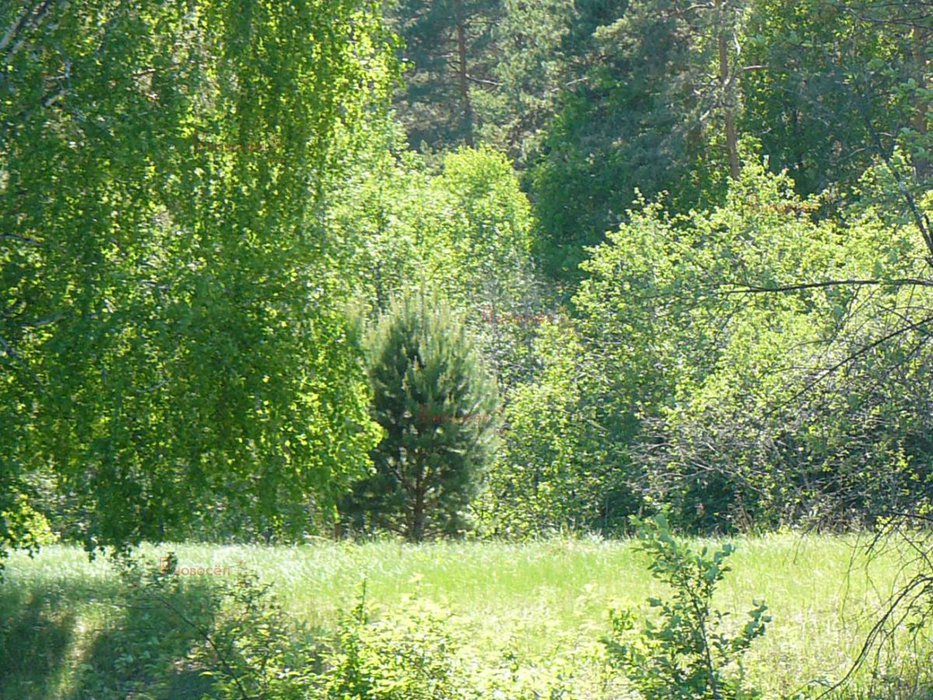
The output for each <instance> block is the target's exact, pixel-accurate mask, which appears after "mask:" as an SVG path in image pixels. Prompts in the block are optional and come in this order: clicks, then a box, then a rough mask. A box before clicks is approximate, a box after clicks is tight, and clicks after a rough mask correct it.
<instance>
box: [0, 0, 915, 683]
mask: <svg viewBox="0 0 933 700" xmlns="http://www.w3.org/2000/svg"><path fill="white" fill-rule="evenodd" d="M931 34H933V9H931V6H930V3H928V2H925V1H924V0H902V1H900V2H890V1H889V0H801V1H800V2H792V3H785V2H776V1H775V0H707V1H701V2H694V1H693V0H576V1H575V2H570V1H569V0H393V1H391V2H387V3H385V4H380V3H377V2H374V1H372V0H296V1H295V2H275V1H274V0H241V1H239V2H230V1H224V0H188V1H185V2H181V1H178V2H172V1H165V2H155V1H152V2H145V1H142V2H125V1H123V0H82V1H81V2H65V1H63V0H14V1H13V2H7V3H3V4H2V5H0V556H4V557H6V556H8V555H9V553H10V552H11V551H14V550H27V551H37V550H38V549H39V548H40V547H42V546H44V545H46V544H50V543H53V542H63V543H80V544H81V545H83V546H84V547H85V548H86V549H88V550H89V551H91V552H94V551H96V550H105V551H111V552H112V551H116V552H125V551H129V550H130V549H132V548H133V547H135V546H136V545H139V544H140V543H143V542H150V543H159V542H179V541H184V540H194V541H202V542H205V541H206V542H214V543H232V542H236V543H249V542H263V543H295V542H302V541H306V540H308V539H309V538H312V537H327V538H337V539H349V540H356V541H359V540H368V539H371V538H382V537H387V536H398V537H401V538H404V539H406V540H408V541H412V542H420V541H422V540H433V539H439V538H475V539H480V540H487V539H488V540H492V539H496V540H501V539H506V540H510V541H523V540H526V539H535V538H541V537H547V536H553V535H567V534H573V535H578V536H589V535H592V536H600V537H616V536H625V535H630V534H632V533H633V532H634V531H635V530H637V529H638V528H639V527H640V528H641V532H642V533H645V532H646V531H647V530H646V529H645V528H646V527H647V526H646V525H645V524H644V521H633V520H632V518H633V517H635V518H646V517H652V516H656V515H658V514H664V515H663V516H662V518H661V520H660V521H653V522H662V523H664V525H663V526H662V527H661V532H662V535H661V536H660V537H661V539H660V540H651V539H650V538H651V537H658V535H657V533H654V535H649V536H648V537H649V541H660V542H662V544H658V545H657V549H655V550H652V549H650V547H649V548H648V551H649V553H651V552H654V555H656V557H657V561H660V562H661V563H660V564H658V563H657V562H656V566H657V567H660V569H657V570H656V573H657V575H658V576H659V577H662V580H663V576H664V575H665V574H664V572H665V571H667V569H664V566H669V567H671V570H675V569H676V568H677V567H678V566H685V564H684V562H685V561H686V559H683V557H682V556H681V555H682V553H678V550H676V549H674V550H670V551H668V550H665V549H664V546H665V545H664V544H663V542H665V541H666V540H664V537H666V536H668V535H667V534H664V533H668V532H669V531H668V530H667V529H666V528H667V523H669V525H670V528H671V530H672V531H674V532H679V533H681V534H685V535H699V536H720V535H738V534H750V533H765V532H772V531H777V530H786V529H799V530H811V529H812V530H817V531H821V532H826V531H832V532H853V531H865V530H868V531H872V532H878V531H884V532H890V531H892V530H894V531H898V532H901V533H904V532H910V533H914V532H916V528H924V527H928V525H929V522H930V518H931V513H933V393H931V391H930V388H931V386H933V342H931V333H933V225H931V212H933V192H931V188H930V182H931V176H933V136H931V135H930V133H929V128H930V122H931V118H933V114H931V109H930V103H931V99H933V86H931V82H930V66H931V59H933V42H931ZM637 522H641V523H642V524H641V525H640V526H639V525H637ZM912 541H914V542H915V543H917V546H918V547H921V548H922V551H924V552H925V553H926V554H925V556H926V557H927V558H926V562H927V564H929V551H930V549H929V547H930V541H929V539H924V538H920V540H919V541H918V540H917V539H916V538H915V539H913V540H912ZM665 556H666V557H668V559H664V557H665ZM725 556H728V552H726V554H725V555H723V558H724V557H725ZM678 557H681V558H680V559H678ZM665 561H666V562H667V564H664V562H665ZM691 566H692V565H691ZM709 566H710V567H712V568H710V569H708V570H703V571H707V573H703V571H699V574H698V575H701V576H709V577H712V578H710V581H713V580H714V579H715V576H716V575H717V574H716V573H715V572H716V571H718V569H717V568H716V567H718V566H719V560H718V559H717V560H716V562H715V563H710V564H709ZM701 568H702V567H701ZM710 571H712V572H714V573H709V572H710ZM695 573H696V572H695ZM718 575H719V577H720V578H721V576H722V573H721V572H720V573H719V574H718ZM924 575H925V576H926V577H927V578H926V579H925V581H926V583H925V585H927V586H929V581H930V580H931V579H930V577H931V576H933V570H931V569H929V567H928V568H927V570H926V574H924ZM675 578H676V577H675ZM715 580H716V581H718V579H715ZM712 585H713V583H710V586H712ZM924 590H927V589H924ZM711 595H712V592H711V590H710V591H709V597H711ZM924 600H926V601H927V602H926V603H925V604H926V605H927V606H928V605H929V600H930V598H929V595H927V597H926V598H925V599H924ZM707 602H708V601H707ZM620 624H621V623H620ZM756 630H757V628H756ZM756 630H752V631H751V632H749V634H750V635H751V636H750V637H749V639H748V640H747V643H746V642H741V643H740V642H738V641H736V642H735V645H737V646H736V648H738V646H741V645H742V644H746V646H747V645H748V644H750V642H751V639H753V638H754V636H757V635H758V634H759V633H760V632H759V631H756ZM753 633H754V634H753ZM655 641H657V640H655ZM730 643H731V642H730ZM620 648H623V649H628V651H627V652H626V651H623V652H619V654H618V658H619V659H621V661H620V663H622V664H623V665H624V664H625V663H630V664H634V665H635V666H638V663H637V659H635V661H633V660H632V659H633V658H634V657H632V656H631V654H632V653H634V652H632V651H631V648H629V647H620ZM730 648H731V647H730ZM625 654H629V656H626V655H625ZM626 659H627V660H628V661H626ZM710 677H711V678H712V676H710ZM334 692H335V693H337V691H334ZM341 692H342V691H341ZM346 692H347V693H350V691H346ZM697 692H699V691H697ZM712 692H714V694H713V695H709V696H708V697H711V698H721V697H727V695H723V694H721V693H719V692H718V691H716V690H715V684H714V686H713V691H712ZM338 696H339V697H347V698H349V697H357V696H354V695H352V693H351V694H346V695H343V696H340V695H339V694H337V695H334V696H333V697H338ZM649 696H650V693H649ZM244 697H245V696H244ZM269 697H272V696H269ZM276 697H278V696H276ZM282 697H285V696H282ZM328 697H330V696H328ZM359 697H363V696H362V695H361V696H359ZM380 697H381V696H380ZM386 697H388V696H386ZM393 697H394V696H393ZM399 697H408V696H399ZM411 697H416V696H415V695H413V696H411ZM417 697H422V696H417ZM423 697H447V696H446V695H430V694H429V695H425V696H423ZM555 697H556V696H555ZM658 697H661V696H658ZM665 697H667V696H665ZM670 697H674V696H670ZM677 697H681V696H677ZM683 697H707V696H706V695H693V696H690V695H687V696H683Z"/></svg>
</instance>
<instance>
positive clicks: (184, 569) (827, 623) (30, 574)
mask: <svg viewBox="0 0 933 700" xmlns="http://www.w3.org/2000/svg"><path fill="white" fill-rule="evenodd" d="M862 544H864V543H863V542H860V540H859V539H858V538H856V537H830V536H819V537H817V536H808V535H801V534H792V533H786V534H776V535H767V536H761V537H742V538H737V539H734V540H728V541H725V540H697V541H692V542H690V543H689V545H690V548H691V551H693V552H694V553H698V552H699V548H700V547H702V546H707V547H709V548H710V549H711V550H716V549H718V548H720V547H723V546H727V545H730V546H731V545H734V546H735V552H734V554H733V555H732V556H730V557H729V562H730V564H731V566H732V571H730V572H729V573H728V574H727V575H725V577H724V578H723V580H722V581H721V583H720V584H719V585H718V588H717V590H716V593H715V595H714V597H713V600H712V607H711V609H712V610H719V611H721V612H724V613H730V614H729V615H727V616H726V617H725V618H723V621H722V622H723V625H724V630H725V631H726V632H727V633H729V634H734V633H736V632H739V633H740V634H741V630H742V628H743V627H744V626H745V624H746V622H747V620H748V618H745V612H746V611H747V610H748V609H749V608H750V607H751V604H752V602H753V601H755V600H764V601H766V603H767V606H768V614H769V615H770V616H771V617H772V621H771V622H770V623H769V624H768V626H767V631H766V633H765V634H764V635H763V636H761V638H759V639H756V640H755V641H754V643H752V644H751V646H750V648H749V650H748V654H747V657H746V659H745V661H746V663H745V668H746V674H745V679H744V681H745V684H746V686H747V687H748V688H756V689H758V690H759V691H760V692H761V693H762V694H763V695H764V696H765V697H768V698H778V697H793V696H795V695H796V694H798V693H801V694H802V695H801V697H816V696H817V695H819V693H820V692H822V691H825V690H826V689H827V688H828V687H829V686H830V685H831V684H832V683H833V682H835V681H836V680H838V679H839V678H840V677H841V676H842V675H843V674H844V673H845V671H846V670H847V669H848V667H849V666H850V664H851V663H852V662H853V661H854V660H855V658H856V657H857V654H858V652H859V650H860V646H861V641H862V639H863V637H864V635H865V634H866V633H867V632H868V630H869V629H870V627H871V625H872V624H873V623H874V622H875V620H876V618H877V612H878V611H879V610H880V609H882V608H883V606H884V605H885V603H886V602H887V601H888V600H889V598H890V596H891V595H892V593H893V592H894V591H895V590H896V588H897V586H898V584H899V583H900V582H902V581H903V579H904V577H905V576H907V575H908V572H904V571H902V570H901V567H900V565H899V561H900V557H899V555H898V553H897V552H893V551H892V552H888V553H886V554H882V555H879V556H878V557H875V558H870V557H866V556H865V555H864V553H863V552H864V549H863V548H862V546H861V545H862ZM682 546H685V545H683V543H682ZM169 550H172V551H174V552H175V556H176V557H177V561H176V562H175V568H174V573H166V574H160V573H159V571H160V568H159V564H158V559H159V558H161V557H164V556H166V553H167V552H168V551H169ZM682 551H684V552H686V551H687V550H682ZM143 559H144V561H145V562H146V563H145V564H141V565H140V566H139V567H137V568H135V569H131V572H135V573H131V575H130V576H128V577H127V576H126V575H123V576H121V575H120V574H119V573H118V572H117V570H116V569H115V568H114V567H113V566H112V565H111V564H110V563H109V562H107V561H104V560H97V561H95V562H91V563H89V562H88V561H87V558H86V556H85V555H84V553H83V552H81V551H80V550H78V549H76V548H73V547H68V546H60V545H56V546H52V547H50V548H48V549H46V550H45V551H43V553H42V554H40V555H39V556H38V557H36V558H34V559H30V558H28V557H26V556H25V555H21V554H14V555H13V556H12V558H11V560H10V562H9V568H8V572H7V573H8V580H7V582H6V584H5V588H4V590H3V596H2V600H0V605H2V619H3V620H4V623H3V627H2V632H0V634H2V640H0V654H2V658H0V669H3V671H2V674H3V675H2V678H0V697H11V698H13V697H15V698H23V699H26V698H37V699H38V698H43V699H45V698H88V697H95V698H124V697H128V696H130V695H131V693H132V692H137V693H143V692H145V693H149V697H154V698H173V699H174V698H200V697H201V693H205V692H208V690H209V689H210V688H212V687H213V688H214V691H212V692H216V693H217V694H216V695H213V696H210V697H235V698H238V697H241V695H238V694H237V693H238V692H240V691H239V690H238V689H237V688H236V687H235V686H230V687H229V688H228V690H227V691H226V694H221V693H220V692H219V691H218V690H217V686H216V685H213V684H215V683H216V682H217V680H218V678H221V679H223V678H225V679H226V680H227V682H229V680H230V678H231V675H230V668H235V669H239V671H238V672H239V673H240V674H241V675H243V676H245V677H249V678H252V681H251V682H253V683H254V684H256V685H255V687H254V688H253V690H250V691H249V692H255V691H256V688H260V687H263V686H262V684H263V683H265V684H266V686H267V687H277V688H278V689H279V691H282V692H283V693H284V690H283V688H286V687H289V683H291V681H289V679H291V680H292V681H295V680H298V679H302V678H303V679H305V680H306V681H307V682H308V683H310V682H311V681H312V680H313V681H314V683H313V684H310V685H305V686H303V687H304V688H305V690H304V691H302V692H311V690H309V689H311V688H314V689H316V690H315V692H324V691H323V690H321V688H329V689H331V691H333V692H335V693H336V689H337V688H343V689H344V690H346V689H347V688H350V687H351V685H352V684H353V683H356V684H357V685H356V686H353V687H357V688H359V687H361V686H359V684H360V683H362V682H363V680H361V679H363V678H368V679H370V681H372V679H375V678H378V679H381V680H380V681H379V682H380V683H381V684H382V685H380V688H383V690H384V691H385V693H388V690H386V689H387V688H390V687H391V688H396V689H406V690H405V692H408V693H409V694H407V695H406V694H404V693H403V692H402V690H397V692H398V694H396V695H391V694H383V695H379V694H372V695H366V694H363V695H357V696H354V695H352V694H350V695H346V696H342V695H339V694H337V695H334V696H333V697H360V698H365V697H374V698H406V699H407V698H438V700H440V699H442V698H448V697H450V698H459V697H500V698H529V699H530V698H537V697H554V698H568V699H569V698H579V699H581V700H592V699H593V698H620V697H625V696H626V695H625V694H626V693H627V692H629V690H630V687H629V686H628V684H627V681H626V680H625V678H626V674H625V673H622V672H620V671H619V670H616V669H613V668H612V666H611V665H610V664H608V663H607V662H608V661H609V655H608V654H607V647H606V646H605V644H604V643H603V641H602V640H603V639H605V638H606V637H607V636H609V635H611V634H612V627H611V623H610V610H620V609H626V610H629V611H631V612H632V614H633V615H635V616H637V619H638V620H639V625H640V624H641V622H640V621H641V620H643V619H646V616H650V615H651V610H652V608H651V606H650V605H649V604H648V602H647V601H648V599H649V598H660V599H662V600H665V601H672V600H673V601H676V597H672V593H674V591H671V590H670V589H669V588H668V587H667V586H663V585H660V584H659V583H657V582H655V581H654V580H653V579H652V578H651V576H650V575H649V572H648V567H649V565H650V564H651V561H652V558H651V556H649V554H648V553H646V552H644V551H641V549H640V547H639V546H637V542H635V541H622V542H605V541H600V540H592V539H589V540H588V539H553V540H547V541H540V542H529V543H525V544H508V543H496V542H485V543H467V542H461V543H454V542H438V543H428V544H421V545H410V544H405V543H402V542H395V541H393V542H374V543H369V544H350V543H344V544H335V543H326V542H321V543H314V544H309V545H301V546H277V547H266V546H245V545H244V546H213V545H195V544H180V545H172V546H170V547H160V548H151V547H146V548H144V550H143ZM225 569H226V570H225ZM201 570H203V571H204V573H198V572H199V571H201ZM216 571H220V572H221V573H219V574H217V573H215V572H216ZM250 572H253V573H255V574H256V577H257V578H256V579H255V580H254V579H252V578H251V573H250ZM147 582H148V583H147ZM267 584H271V585H272V589H271V590H270V591H265V588H264V587H265V586H266V585H267ZM272 601H277V602H275V604H274V605H273V604H272ZM179 611H183V612H181V613H180V612H179ZM182 615H183V616H184V617H182ZM662 619H663V615H662ZM283 629H285V630H287V637H288V641H287V643H283V641H282V640H283V639H284V637H283V636H282V630H283ZM926 634H927V635H928V634H929V632H928V631H927V633H926ZM206 635H210V636H211V638H212V639H213V640H214V643H215V644H216V645H217V647H218V648H220V649H222V650H223V649H227V650H228V651H226V652H220V653H218V651H217V649H212V648H211V645H209V644H207V643H206ZM243 639H246V640H247V641H248V643H246V644H244V643H243V642H242V640H243ZM899 639H900V641H901V642H902V643H901V644H899V645H898V646H897V648H896V649H894V648H889V647H885V648H883V649H882V655H881V658H880V663H879V664H878V665H873V666H872V667H871V668H868V667H866V668H865V669H863V670H862V671H861V672H859V673H858V674H857V675H856V679H855V681H854V685H852V686H850V688H849V690H847V691H845V692H846V693H847V694H844V693H842V692H838V693H835V694H834V695H832V697H834V698H843V697H845V698H848V697H876V698H911V699H913V698H917V699H918V700H919V698H923V697H928V693H929V690H930V687H931V686H930V683H931V681H933V679H931V678H930V677H929V675H928V674H929V668H930V662H931V656H930V653H931V649H933V645H930V643H929V636H923V634H922V633H921V634H920V636H918V637H916V638H913V637H909V635H907V634H905V633H902V634H901V636H900V638H899ZM235 640H240V641H235ZM230 649H235V650H236V653H235V654H231V653H230V652H229V650H230ZM221 655H222V656H224V658H225V661H224V663H226V664H227V665H228V666H229V668H224V664H223V663H221V662H220V661H219V656H221ZM263 655H265V656H263ZM415 658H417V659H418V661H417V663H415V662H414V661H413V659H415ZM244 668H247V669H252V670H251V671H248V672H245V671H244V670H243V669H244ZM276 669H277V671H275V672H273V671H274V670H276ZM286 669H287V673H286ZM326 669H339V670H340V671H339V673H338V674H337V675H334V674H333V673H331V674H328V673H324V672H325V671H326ZM208 670H210V671H212V672H213V673H214V675H212V676H205V675H203V674H204V672H205V671H208ZM257 670H258V672H259V675H258V676H257ZM732 670H734V669H732V668H730V669H729V672H730V673H731V672H732ZM283 674H284V675H283ZM321 674H323V675H321ZM354 679H355V680H354ZM370 681H367V682H370ZM425 688H431V689H433V690H430V691H428V690H425ZM442 688H443V689H444V690H443V691H442V690H441V689H442ZM328 692H330V691H328ZM347 692H349V691H348V690H347ZM373 692H375V691H373ZM380 692H382V691H380ZM393 692H394V691H393ZM471 692H472V693H477V692H478V693H480V694H479V695H478V696H476V695H472V696H471V695H470V693H471ZM458 693H460V694H459V695H458ZM536 693H537V695H536ZM924 693H926V695H925V694H924ZM267 697H270V698H272V697H279V696H275V695H269V696H267ZM282 697H292V696H289V695H282ZM297 697H306V696H305V695H298V696H297ZM311 697H314V696H313V695H312V696H311ZM320 697H331V696H329V695H326V694H325V695H322V696H320Z"/></svg>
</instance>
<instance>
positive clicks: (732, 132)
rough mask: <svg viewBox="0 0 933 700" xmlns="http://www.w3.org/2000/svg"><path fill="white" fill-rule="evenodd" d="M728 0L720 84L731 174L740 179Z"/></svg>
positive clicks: (723, 0)
mask: <svg viewBox="0 0 933 700" xmlns="http://www.w3.org/2000/svg"><path fill="white" fill-rule="evenodd" d="M727 4H728V0H720V3H719V86H720V90H721V93H720V99H722V106H723V115H724V118H725V122H726V148H727V150H728V151H729V174H730V175H731V176H732V179H733V180H738V179H739V173H740V171H741V165H740V163H739V144H738V141H739V139H738V133H737V131H736V128H735V80H734V79H733V77H732V75H731V74H730V71H729V36H728V28H727V24H726V5H727Z"/></svg>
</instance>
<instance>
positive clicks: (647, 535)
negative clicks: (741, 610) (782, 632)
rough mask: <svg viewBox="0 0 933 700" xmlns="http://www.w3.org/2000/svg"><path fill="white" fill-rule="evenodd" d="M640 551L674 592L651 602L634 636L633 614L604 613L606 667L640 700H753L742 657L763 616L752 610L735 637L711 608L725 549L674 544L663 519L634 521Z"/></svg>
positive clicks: (760, 627)
mask: <svg viewBox="0 0 933 700" xmlns="http://www.w3.org/2000/svg"><path fill="white" fill-rule="evenodd" d="M638 525H639V536H640V538H641V548H642V550H643V551H645V552H646V553H647V554H648V555H649V556H650V557H651V564H650V565H649V569H650V570H651V573H652V575H653V576H654V577H655V578H656V579H658V580H659V581H663V582H664V583H666V584H668V585H669V586H671V588H672V589H673V591H674V594H673V597H672V599H671V600H669V601H664V600H660V599H657V598H652V599H650V600H649V604H650V605H651V607H652V608H655V609H657V610H658V612H659V613H660V621H659V623H655V622H652V621H651V620H646V621H645V623H644V627H643V629H642V630H641V631H640V632H639V633H635V632H634V629H635V616H634V615H633V614H632V613H631V612H629V611H614V612H613V613H612V618H611V619H612V628H613V630H612V636H611V637H610V638H609V639H606V640H605V642H606V646H607V648H608V651H609V654H610V660H611V662H612V663H613V664H614V665H615V666H617V667H619V668H620V669H621V670H622V671H623V672H624V673H625V675H626V676H627V677H628V679H629V680H630V681H631V682H632V684H633V685H634V686H635V687H636V688H637V689H638V691H639V692H640V693H641V695H642V696H643V697H644V698H645V699H646V700H731V699H733V698H752V697H757V695H758V694H757V693H755V692H754V691H749V690H747V689H745V688H744V687H743V674H742V665H741V661H742V656H743V655H744V654H745V652H746V651H747V650H748V648H749V646H750V645H751V643H752V642H753V641H754V640H755V639H757V638H758V637H760V636H762V635H763V634H764V633H765V626H766V624H767V623H768V622H769V621H770V617H768V616H767V615H766V614H765V611H766V610H767V607H766V606H765V605H764V603H761V604H759V605H758V606H757V607H756V608H755V609H753V610H752V611H750V612H749V618H750V619H749V620H748V622H747V623H746V624H745V626H744V627H743V628H742V629H741V630H740V631H739V632H738V633H736V634H733V635H730V634H729V633H728V632H726V631H725V630H724V629H723V621H724V618H725V617H726V615H728V613H723V612H720V611H719V610H714V609H711V608H710V606H711V604H712V598H713V593H714V592H715V590H716V586H717V584H718V583H719V582H720V581H722V579H723V576H724V575H725V574H726V572H727V571H729V567H728V566H727V565H726V564H725V563H724V562H725V560H726V558H727V557H729V556H730V555H731V554H732V552H733V551H734V547H733V546H732V545H730V544H724V545H723V546H722V547H721V548H720V549H718V550H717V551H715V552H713V553H712V554H709V553H708V551H707V548H706V547H703V549H701V550H700V552H699V553H697V552H694V551H693V550H692V549H691V548H690V547H689V546H687V545H686V544H684V543H682V542H679V541H678V540H677V539H676V538H675V537H674V536H673V535H672V534H671V531H670V527H669V526H668V523H667V520H666V519H665V518H664V516H657V517H656V518H655V519H654V520H648V521H643V522H639V523H638Z"/></svg>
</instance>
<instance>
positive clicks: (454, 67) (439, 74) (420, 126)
mask: <svg viewBox="0 0 933 700" xmlns="http://www.w3.org/2000/svg"><path fill="white" fill-rule="evenodd" d="M499 5H500V3H499V0H398V2H397V4H396V6H395V7H394V9H393V10H392V11H391V15H392V16H393V19H394V23H395V25H396V26H395V27H394V29H395V30H396V31H397V32H398V33H399V35H400V36H401V38H402V40H403V42H404V44H405V48H404V51H403V55H404V58H405V60H406V61H407V63H408V71H407V76H406V86H405V90H404V91H403V93H402V94H400V95H399V99H398V100H397V105H396V106H397V107H398V110H399V116H400V118H401V121H402V123H403V124H404V125H405V129H406V131H407V133H408V138H409V141H410V143H411V144H412V145H413V146H415V147H420V146H421V145H422V144H425V145H427V146H428V147H430V148H434V149H440V148H444V147H449V146H453V145H459V144H465V145H467V146H472V145H474V141H475V139H476V130H477V115H476V106H475V104H474V99H475V98H474V91H476V90H488V89H489V88H491V87H493V86H494V81H491V80H490V75H489V73H490V67H491V65H492V64H494V63H495V56H494V51H493V45H492V42H493V31H492V30H493V28H494V27H495V26H496V23H497V18H498V15H499V13H500V7H499Z"/></svg>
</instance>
